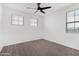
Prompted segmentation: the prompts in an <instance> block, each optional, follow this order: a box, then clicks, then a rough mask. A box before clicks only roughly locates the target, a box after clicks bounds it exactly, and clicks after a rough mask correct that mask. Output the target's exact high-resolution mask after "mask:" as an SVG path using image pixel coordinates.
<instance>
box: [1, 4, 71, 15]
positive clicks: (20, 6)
mask: <svg viewBox="0 0 79 59" xmlns="http://www.w3.org/2000/svg"><path fill="white" fill-rule="evenodd" d="M3 5H4V6H6V7H9V8H13V9H17V10H20V11H23V12H28V13H32V14H34V12H35V11H36V10H35V9H27V7H31V8H37V4H36V3H5V4H3ZM68 5H70V3H42V4H41V7H47V6H51V7H52V8H51V9H47V10H45V12H46V13H48V12H49V11H50V12H53V11H55V10H57V9H60V8H63V7H65V6H68ZM38 14H40V15H41V14H42V13H40V12H38Z"/></svg>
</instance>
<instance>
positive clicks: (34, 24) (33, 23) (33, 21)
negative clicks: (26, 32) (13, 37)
mask: <svg viewBox="0 0 79 59" xmlns="http://www.w3.org/2000/svg"><path fill="white" fill-rule="evenodd" d="M37 23H38V20H37V19H31V20H30V25H31V26H34V27H37Z"/></svg>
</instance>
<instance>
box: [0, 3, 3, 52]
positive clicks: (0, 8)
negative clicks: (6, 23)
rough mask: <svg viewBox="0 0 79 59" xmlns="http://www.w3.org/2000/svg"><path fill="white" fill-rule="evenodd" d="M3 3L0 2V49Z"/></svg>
mask: <svg viewBox="0 0 79 59" xmlns="http://www.w3.org/2000/svg"><path fill="white" fill-rule="evenodd" d="M2 39H3V38H2V4H0V50H1V48H2V46H1V44H2Z"/></svg>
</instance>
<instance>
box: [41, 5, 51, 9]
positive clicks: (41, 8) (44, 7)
mask: <svg viewBox="0 0 79 59" xmlns="http://www.w3.org/2000/svg"><path fill="white" fill-rule="evenodd" d="M49 8H51V6H49V7H43V8H41V9H42V10H44V9H49Z"/></svg>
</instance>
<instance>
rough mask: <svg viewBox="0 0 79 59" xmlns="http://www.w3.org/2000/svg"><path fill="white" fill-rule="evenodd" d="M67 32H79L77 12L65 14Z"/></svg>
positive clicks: (78, 11) (78, 15) (78, 13)
mask: <svg viewBox="0 0 79 59" xmlns="http://www.w3.org/2000/svg"><path fill="white" fill-rule="evenodd" d="M66 30H67V32H79V10H74V11H70V12H67V22H66Z"/></svg>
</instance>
